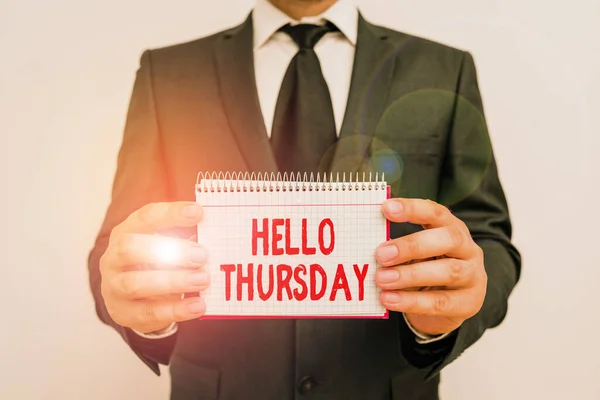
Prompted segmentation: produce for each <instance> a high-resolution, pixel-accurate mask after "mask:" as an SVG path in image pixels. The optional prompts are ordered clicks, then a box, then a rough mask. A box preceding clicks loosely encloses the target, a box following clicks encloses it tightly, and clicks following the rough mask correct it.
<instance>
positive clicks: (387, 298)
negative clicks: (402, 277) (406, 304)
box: [381, 292, 400, 304]
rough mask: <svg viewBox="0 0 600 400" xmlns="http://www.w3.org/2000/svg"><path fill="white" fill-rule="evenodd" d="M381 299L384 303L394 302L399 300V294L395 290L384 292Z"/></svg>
mask: <svg viewBox="0 0 600 400" xmlns="http://www.w3.org/2000/svg"><path fill="white" fill-rule="evenodd" d="M381 299H382V301H383V302H384V303H388V304H396V303H399V302H400V295H399V294H398V293H396V292H384V293H383V294H382V295H381Z"/></svg>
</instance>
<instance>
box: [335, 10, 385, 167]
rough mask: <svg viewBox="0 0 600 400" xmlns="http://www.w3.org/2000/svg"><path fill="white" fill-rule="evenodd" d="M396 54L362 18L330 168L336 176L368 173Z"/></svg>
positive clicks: (375, 28) (377, 29)
mask: <svg viewBox="0 0 600 400" xmlns="http://www.w3.org/2000/svg"><path fill="white" fill-rule="evenodd" d="M393 52H394V46H393V45H392V43H390V42H389V41H388V37H387V35H386V34H385V32H384V31H383V30H381V28H378V27H377V26H375V25H372V24H370V23H369V22H367V21H366V20H365V19H364V18H363V17H362V15H360V14H359V20H358V40H357V43H356V54H355V58H354V69H353V72H352V82H351V86H350V93H349V96H348V105H347V107H346V114H345V116H344V122H343V124H342V127H341V130H340V139H339V141H338V144H337V146H336V150H335V153H334V156H333V162H332V167H331V171H332V172H334V173H335V172H340V173H343V172H357V171H359V170H361V171H362V170H365V168H364V163H365V162H366V161H367V160H368V155H369V154H368V153H369V147H370V144H371V141H372V137H373V135H374V134H375V129H376V128H377V123H378V121H379V119H380V117H381V115H382V113H383V111H384V106H385V104H386V101H387V93H388V90H389V87H390V84H391V81H392V77H393V73H394V64H395V57H393ZM361 166H362V167H361ZM374 172H375V171H374Z"/></svg>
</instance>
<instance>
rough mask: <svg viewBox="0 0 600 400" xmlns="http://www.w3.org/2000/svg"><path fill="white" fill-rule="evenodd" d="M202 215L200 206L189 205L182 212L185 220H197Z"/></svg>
mask: <svg viewBox="0 0 600 400" xmlns="http://www.w3.org/2000/svg"><path fill="white" fill-rule="evenodd" d="M198 214H200V206H199V205H198V204H188V205H187V206H185V207H183V209H182V210H181V215H183V216H184V217H185V218H196V217H197V216H198Z"/></svg>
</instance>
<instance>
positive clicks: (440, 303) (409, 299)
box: [380, 290, 478, 318]
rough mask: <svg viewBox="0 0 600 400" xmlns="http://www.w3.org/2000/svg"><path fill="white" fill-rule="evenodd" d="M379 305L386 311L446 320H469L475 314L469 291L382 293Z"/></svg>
mask: <svg viewBox="0 0 600 400" xmlns="http://www.w3.org/2000/svg"><path fill="white" fill-rule="evenodd" d="M380 299H381V304H382V305H383V306H384V307H385V308H387V309H388V310H392V311H397V312H403V313H407V314H421V315H431V316H440V317H447V318H455V317H460V318H470V317H471V316H473V315H475V313H477V311H478V309H476V308H475V306H474V305H475V304H478V303H477V302H476V301H474V300H475V299H474V297H473V295H472V293H471V292H470V291H469V290H431V291H417V292H413V291H383V292H381V297H380Z"/></svg>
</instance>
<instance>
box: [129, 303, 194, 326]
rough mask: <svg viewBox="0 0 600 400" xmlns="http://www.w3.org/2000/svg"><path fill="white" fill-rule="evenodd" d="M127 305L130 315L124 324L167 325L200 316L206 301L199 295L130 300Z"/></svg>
mask: <svg viewBox="0 0 600 400" xmlns="http://www.w3.org/2000/svg"><path fill="white" fill-rule="evenodd" d="M129 305H130V309H129V311H130V313H129V315H130V316H129V318H128V320H127V321H126V322H125V324H124V325H125V326H132V327H143V326H156V325H168V324H170V323H171V322H183V321H188V320H191V319H195V318H200V317H201V316H202V315H204V312H205V311H206V303H205V302H204V300H203V299H202V298H201V297H191V298H185V299H179V300H143V301H132V302H129ZM135 329H137V330H141V329H138V328H135Z"/></svg>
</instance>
